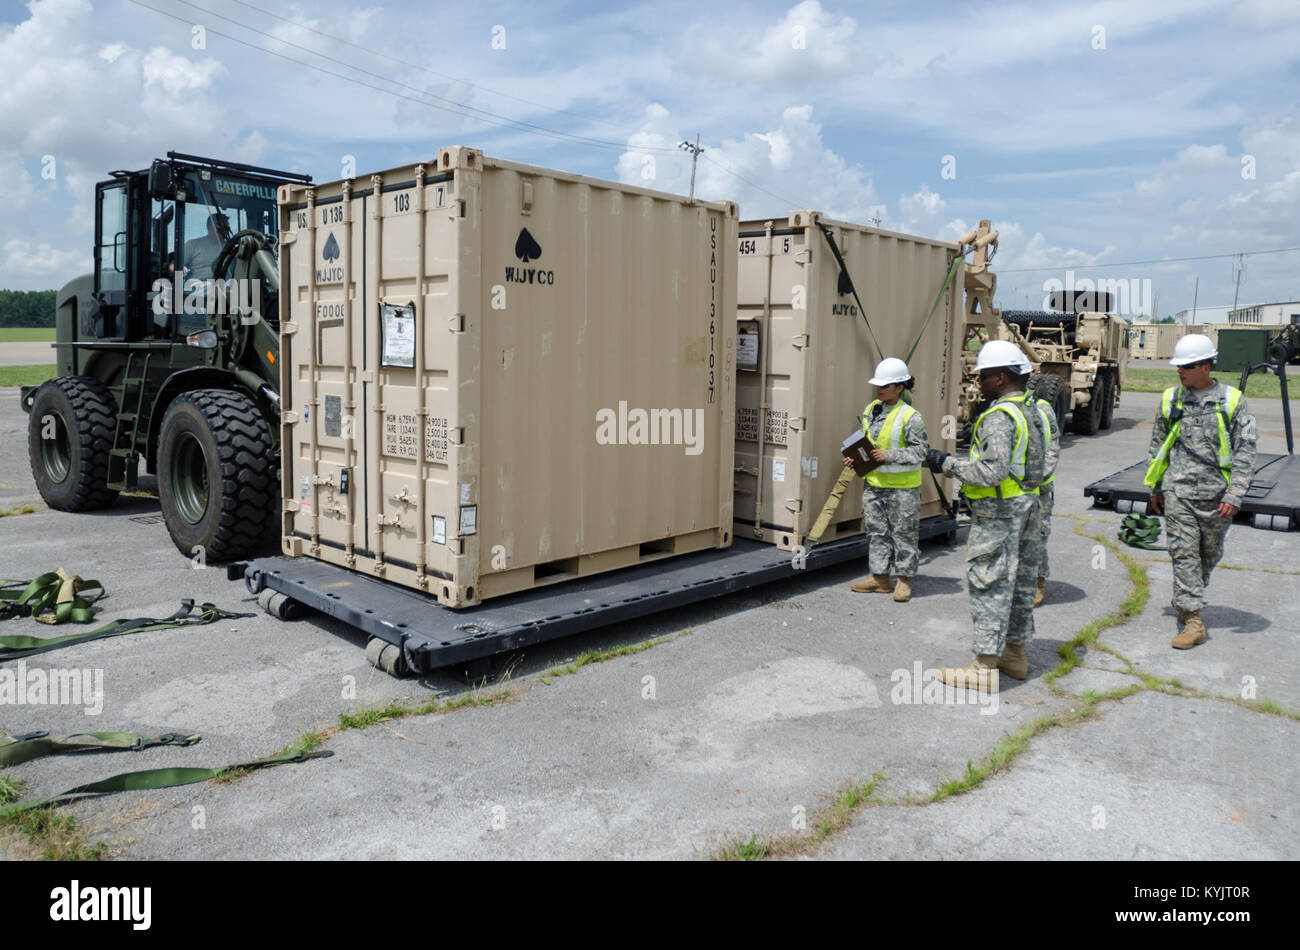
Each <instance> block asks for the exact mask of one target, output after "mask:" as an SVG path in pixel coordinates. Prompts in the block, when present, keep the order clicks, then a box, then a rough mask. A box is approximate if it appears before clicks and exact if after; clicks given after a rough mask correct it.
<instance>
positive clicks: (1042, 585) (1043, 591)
mask: <svg viewBox="0 0 1300 950" xmlns="http://www.w3.org/2000/svg"><path fill="white" fill-rule="evenodd" d="M1046 596H1047V578H1046V577H1040V578H1039V579H1038V590H1036V591H1034V606H1035V607H1037V606H1038V605H1039V604H1041V603H1042V602H1043V598H1044V597H1046Z"/></svg>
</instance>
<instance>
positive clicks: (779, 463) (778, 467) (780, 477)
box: [772, 459, 785, 482]
mask: <svg viewBox="0 0 1300 950" xmlns="http://www.w3.org/2000/svg"><path fill="white" fill-rule="evenodd" d="M772 481H774V482H783V481H785V459H772Z"/></svg>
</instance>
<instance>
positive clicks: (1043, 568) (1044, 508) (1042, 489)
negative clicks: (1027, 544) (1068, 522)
mask: <svg viewBox="0 0 1300 950" xmlns="http://www.w3.org/2000/svg"><path fill="white" fill-rule="evenodd" d="M1055 504H1056V483H1055V482H1052V483H1051V484H1050V485H1039V486H1038V517H1039V519H1040V520H1041V521H1042V524H1043V559H1042V560H1041V561H1040V562H1039V564H1038V576H1039V577H1041V578H1043V579H1046V578H1049V577H1051V576H1052V570H1051V568H1050V567H1049V566H1048V564H1047V539H1048V538H1050V537H1051V536H1052V508H1053V506H1055Z"/></svg>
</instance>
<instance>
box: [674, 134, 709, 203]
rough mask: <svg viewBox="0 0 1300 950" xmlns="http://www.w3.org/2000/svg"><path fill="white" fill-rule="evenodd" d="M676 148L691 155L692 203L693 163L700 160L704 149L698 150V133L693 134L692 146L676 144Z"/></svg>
mask: <svg viewBox="0 0 1300 950" xmlns="http://www.w3.org/2000/svg"><path fill="white" fill-rule="evenodd" d="M677 147H678V148H680V149H681V150H682V151H685V152H690V153H691V199H690V200H691V201H694V200H695V163H696V162H698V161H699V160H700V152H702V151H704V149H702V148H700V136H699V133H698V132H697V133H696V134H695V144H694V145H692V144H691V143H690V142H678V143H677Z"/></svg>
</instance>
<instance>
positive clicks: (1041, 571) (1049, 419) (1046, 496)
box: [1012, 394, 1061, 607]
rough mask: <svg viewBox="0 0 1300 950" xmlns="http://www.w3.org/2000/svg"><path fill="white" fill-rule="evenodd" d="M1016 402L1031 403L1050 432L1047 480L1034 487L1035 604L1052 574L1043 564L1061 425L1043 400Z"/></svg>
mask: <svg viewBox="0 0 1300 950" xmlns="http://www.w3.org/2000/svg"><path fill="white" fill-rule="evenodd" d="M1012 398H1013V399H1014V398H1016V397H1014V396H1013V397H1012ZM1019 401H1021V402H1023V403H1025V404H1026V405H1032V406H1034V408H1036V409H1037V410H1038V414H1039V416H1040V417H1041V418H1042V420H1043V425H1044V427H1045V430H1046V431H1047V432H1050V433H1051V439H1050V440H1049V441H1048V443H1047V456H1046V459H1045V461H1046V466H1047V480H1046V481H1045V482H1043V484H1041V485H1039V486H1038V518H1039V522H1040V524H1041V525H1042V531H1043V558H1042V560H1041V561H1040V562H1039V565H1038V590H1037V591H1036V592H1035V593H1034V606H1035V607H1037V606H1038V605H1039V604H1041V603H1042V602H1043V598H1044V597H1045V596H1046V595H1047V578H1048V577H1050V576H1051V573H1052V572H1051V569H1050V568H1049V567H1048V564H1047V540H1048V539H1049V538H1050V537H1051V536H1052V508H1053V507H1054V506H1055V504H1056V466H1057V463H1059V462H1060V460H1061V426H1060V424H1059V423H1058V422H1057V421H1056V410H1055V409H1054V408H1053V407H1052V406H1051V404H1049V403H1048V402H1046V401H1045V400H1042V399H1039V398H1037V397H1036V396H1031V395H1029V394H1026V395H1025V396H1024V397H1023V398H1022V399H1020V400H1019Z"/></svg>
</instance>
